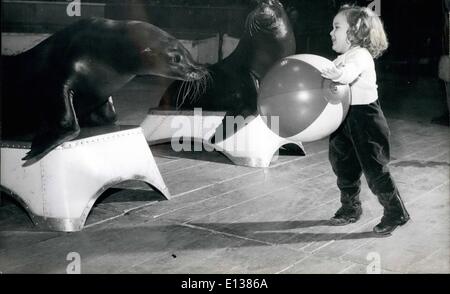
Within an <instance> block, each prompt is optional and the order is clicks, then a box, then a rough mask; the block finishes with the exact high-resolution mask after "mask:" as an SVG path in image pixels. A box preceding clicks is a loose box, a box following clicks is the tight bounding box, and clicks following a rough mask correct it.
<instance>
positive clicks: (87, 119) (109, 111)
mask: <svg viewBox="0 0 450 294" xmlns="http://www.w3.org/2000/svg"><path fill="white" fill-rule="evenodd" d="M78 121H79V124H80V126H82V127H84V126H88V127H91V126H104V125H111V124H114V123H115V122H116V121H117V115H116V110H115V109H114V104H113V99H112V97H109V98H108V100H107V101H106V102H105V103H103V104H102V105H100V106H99V107H97V108H96V109H94V110H93V111H92V112H90V113H88V114H87V115H85V116H83V117H79V118H78Z"/></svg>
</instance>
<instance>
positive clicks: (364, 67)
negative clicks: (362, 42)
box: [333, 46, 378, 105]
mask: <svg viewBox="0 0 450 294" xmlns="http://www.w3.org/2000/svg"><path fill="white" fill-rule="evenodd" d="M334 64H335V65H336V67H337V68H339V69H341V70H342V75H341V76H340V77H339V78H337V79H334V80H333V81H334V82H337V83H341V84H349V85H350V89H351V92H352V103H351V104H352V105H363V104H370V103H372V102H375V101H376V100H377V99H378V90H377V89H378V85H377V74H376V72H375V63H374V61H373V58H372V55H371V54H370V53H369V51H368V50H367V49H365V48H362V47H359V46H357V47H354V48H351V49H350V50H348V51H347V52H345V53H344V54H342V55H339V56H338V57H337V58H336V59H335V60H334Z"/></svg>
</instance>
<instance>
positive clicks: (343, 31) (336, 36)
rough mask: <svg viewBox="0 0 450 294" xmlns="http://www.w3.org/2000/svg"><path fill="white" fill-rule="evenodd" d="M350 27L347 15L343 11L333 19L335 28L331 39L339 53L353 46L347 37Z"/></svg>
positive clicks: (331, 33)
mask: <svg viewBox="0 0 450 294" xmlns="http://www.w3.org/2000/svg"><path fill="white" fill-rule="evenodd" d="M348 29H349V25H348V22H347V17H345V15H344V14H343V13H338V14H337V15H336V16H335V17H334V19H333V30H332V31H331V32H330V36H331V41H332V42H333V47H332V48H333V50H334V51H336V52H337V53H340V54H342V53H345V52H347V51H348V50H349V49H350V47H351V44H350V42H349V41H348V39H347V30H348Z"/></svg>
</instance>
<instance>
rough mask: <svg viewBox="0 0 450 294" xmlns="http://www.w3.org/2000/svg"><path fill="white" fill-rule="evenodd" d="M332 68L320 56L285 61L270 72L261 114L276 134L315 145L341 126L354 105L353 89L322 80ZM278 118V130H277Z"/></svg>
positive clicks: (261, 94)
mask: <svg viewBox="0 0 450 294" xmlns="http://www.w3.org/2000/svg"><path fill="white" fill-rule="evenodd" d="M332 65H333V62H332V61H330V60H328V59H326V58H324V57H321V56H318V55H313V54H298V55H292V56H288V57H285V58H283V59H281V60H280V61H278V62H277V63H276V64H275V65H274V66H273V67H272V68H271V69H270V70H269V72H268V73H267V74H266V75H265V76H264V78H263V79H262V81H261V83H260V89H259V93H258V112H259V114H260V115H261V116H262V117H265V118H266V121H267V122H269V123H268V125H269V127H270V128H271V129H272V131H274V132H278V135H279V136H281V137H284V138H290V139H293V140H299V141H302V142H312V141H315V140H320V139H322V138H325V137H327V136H329V135H330V134H331V133H333V132H334V131H335V130H336V129H337V128H338V127H339V126H340V125H341V123H342V122H343V120H344V118H345V116H346V115H347V112H348V109H349V106H350V102H351V94H350V87H349V86H348V85H343V84H338V83H335V82H333V81H331V80H329V79H324V78H323V77H322V76H321V70H322V69H324V68H328V67H330V66H332ZM274 117H277V119H278V121H277V123H278V126H277V129H278V130H274V123H273V122H274V119H273V118H274ZM270 122H271V123H270Z"/></svg>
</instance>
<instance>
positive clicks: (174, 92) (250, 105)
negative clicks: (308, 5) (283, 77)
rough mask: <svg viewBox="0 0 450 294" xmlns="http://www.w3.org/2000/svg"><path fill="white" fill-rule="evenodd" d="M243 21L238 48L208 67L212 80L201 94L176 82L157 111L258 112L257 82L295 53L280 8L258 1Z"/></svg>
mask: <svg viewBox="0 0 450 294" xmlns="http://www.w3.org/2000/svg"><path fill="white" fill-rule="evenodd" d="M256 2H257V6H256V8H255V9H253V10H252V11H251V12H250V13H249V15H248V16H247V19H246V24H245V30H244V32H243V35H242V37H241V39H240V41H239V43H238V46H237V48H236V49H235V50H234V51H233V52H232V53H231V54H230V55H229V56H228V57H227V58H225V59H224V60H222V61H220V62H218V63H216V64H214V65H212V66H209V67H208V70H209V72H210V74H211V79H210V80H209V81H208V83H207V84H206V89H204V91H190V88H192V87H191V86H190V85H189V83H186V82H184V83H183V82H180V81H175V82H173V83H172V84H171V85H170V86H169V87H168V89H167V90H166V92H165V93H164V94H163V96H162V98H161V101H160V108H173V107H177V108H182V109H192V108H195V107H201V108H203V110H213V111H214V110H216V111H227V115H232V116H235V115H242V116H247V115H251V114H254V113H255V112H256V111H257V105H256V100H257V92H258V88H259V82H260V80H261V79H262V78H263V77H264V75H265V74H266V73H267V71H268V70H269V69H270V68H271V67H272V66H273V65H274V64H275V62H276V61H277V60H279V59H281V58H283V57H286V56H289V55H293V54H295V37H294V33H293V29H292V27H291V24H290V22H289V19H288V16H287V14H286V11H285V10H284V8H283V5H282V4H281V3H280V2H279V1H277V0H258V1H256Z"/></svg>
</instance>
